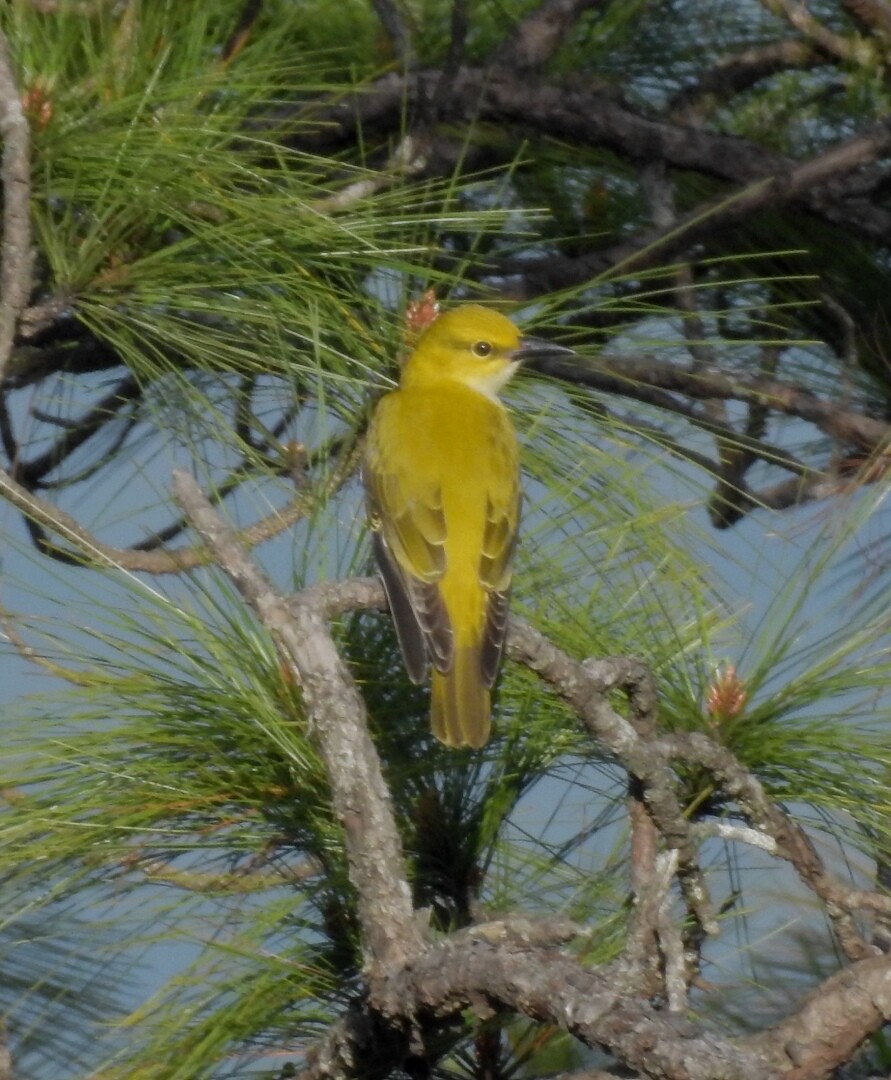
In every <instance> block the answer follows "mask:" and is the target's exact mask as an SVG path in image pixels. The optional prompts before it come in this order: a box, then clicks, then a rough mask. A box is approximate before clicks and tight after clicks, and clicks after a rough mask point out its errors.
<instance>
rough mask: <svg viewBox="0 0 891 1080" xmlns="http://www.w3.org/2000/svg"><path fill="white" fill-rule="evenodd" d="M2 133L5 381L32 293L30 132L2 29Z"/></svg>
mask: <svg viewBox="0 0 891 1080" xmlns="http://www.w3.org/2000/svg"><path fill="white" fill-rule="evenodd" d="M0 137H2V139H3V161H2V165H0V177H2V183H3V234H2V242H3V248H2V254H0V382H2V381H3V376H4V374H5V371H6V365H7V364H8V363H9V357H10V354H11V352H12V345H13V342H14V341H15V332H16V324H17V322H18V319H19V316H20V315H21V313H22V312H23V311H24V309H25V305H26V304H27V303H28V297H29V295H30V293H31V132H30V129H29V127H28V120H27V118H26V116H25V111H24V109H23V108H22V101H21V94H20V93H19V88H18V85H17V83H16V79H15V75H14V73H13V69H12V59H11V57H10V54H9V44H8V42H7V40H6V36H5V34H3V32H2V31H0Z"/></svg>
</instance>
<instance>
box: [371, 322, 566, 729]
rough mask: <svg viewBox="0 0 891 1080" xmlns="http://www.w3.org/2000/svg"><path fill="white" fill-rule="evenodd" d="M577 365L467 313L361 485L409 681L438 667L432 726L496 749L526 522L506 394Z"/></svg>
mask: <svg viewBox="0 0 891 1080" xmlns="http://www.w3.org/2000/svg"><path fill="white" fill-rule="evenodd" d="M553 353H560V354H569V353H570V350H569V349H564V348H562V347H561V346H558V345H552V344H551V343H550V342H546V341H539V340H537V339H535V338H528V337H521V336H520V332H519V330H517V328H516V327H515V326H514V324H513V323H512V322H511V321H510V319H508V318H506V317H505V316H504V315H501V314H499V313H498V312H495V311H490V310H488V309H487V308H484V307H479V306H478V305H475V304H468V305H465V306H463V307H458V308H455V309H454V310H452V311H449V312H447V313H445V314H443V315H440V316H439V317H438V318H437V319H436V320H435V321H434V322H433V323H431V324H430V326H429V327H428V328H427V329H426V330H425V331H424V333H423V334H422V336H421V338H420V339H419V341H418V343H417V347H416V348H415V350H414V352H413V353H412V354H411V356H410V357H409V358H408V361H407V362H406V364H405V367H404V368H403V371H402V378H401V380H400V386H399V389H398V390H394V391H392V392H391V393H389V394H386V395H385V396H384V397H383V398H382V399H381V401H380V402H379V403H378V406H377V408H376V410H375V413H374V416H373V418H372V421H371V426H370V429H369V432H368V440H367V445H366V450H365V459H364V463H363V469H362V475H363V480H364V483H365V490H366V498H367V505H368V520H369V524H370V526H371V530H372V541H373V546H374V553H375V557H376V559H377V563H378V567H379V568H380V573H381V577H382V579H383V582H384V587H385V589H386V593H387V598H388V600H389V604H390V610H391V612H392V615H393V619H394V622H395V624H396V631H397V634H398V636H399V643H400V645H401V647H402V655H403V658H404V660H405V666H406V669H407V671H408V675H409V678H410V679H411V680H412V681H413V682H416V683H420V682H423V681H424V679H425V678H426V675H427V671H428V668H429V666H430V665H432V667H433V677H432V701H431V718H430V719H431V726H432V728H433V734H434V735H435V736H436V737H437V739H439V740H440V741H441V742H444V743H446V745H448V746H475V747H479V746H482V745H483V744H484V743H485V742H486V740H487V739H488V738H489V729H490V701H489V691H490V689H491V687H492V685H493V683H494V682H495V677H496V675H497V674H498V668H499V665H500V662H501V655H502V652H503V651H504V638H505V634H506V631H507V610H508V604H509V599H510V584H511V556H512V555H513V550H514V545H515V542H516V535H517V523H518V520H519V513H520V476H519V453H518V449H517V439H516V435H515V433H514V429H513V425H512V424H511V422H510V419H509V417H508V415H507V412H506V411H505V409H504V406H503V405H502V404H501V403H500V402H499V400H498V397H497V394H498V391H499V390H500V389H501V387H502V386H504V384H505V383H506V382H507V380H508V379H509V378H510V377H511V375H513V373H514V371H515V370H516V368H517V365H518V364H519V363H520V362H521V361H523V360H525V359H527V358H529V357H531V356H533V355H537V356H540V355H543V354H553Z"/></svg>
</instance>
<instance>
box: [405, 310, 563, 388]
mask: <svg viewBox="0 0 891 1080" xmlns="http://www.w3.org/2000/svg"><path fill="white" fill-rule="evenodd" d="M570 351H571V350H569V349H564V348H563V347H562V346H560V345H554V344H552V343H551V342H548V341H542V340H540V339H538V338H530V337H524V336H523V335H521V334H520V331H519V330H518V329H517V328H516V326H514V324H513V323H512V322H511V321H510V319H508V318H507V316H506V315H502V314H501V313H500V312H498V311H492V310H491V309H489V308H484V307H480V306H479V305H478V304H464V305H463V306H461V307H457V308H453V309H452V310H451V311H447V312H445V313H444V314H442V315H440V316H439V317H438V318H437V319H436V320H435V321H434V322H432V323H431V324H430V326H429V327H428V328H427V329H426V330H425V331H424V333H423V334H422V335H421V337H420V339H419V341H418V344H417V346H416V348H415V350H414V352H413V353H412V355H411V356H410V357H409V359H408V362H407V364H406V366H405V370H404V372H403V375H402V383H403V385H409V384H415V385H416V384H418V383H424V382H439V381H440V380H455V381H457V382H461V383H464V384H465V385H466V386H470V387H472V388H473V389H474V390H478V391H479V392H480V393H482V394H486V395H487V396H488V397H495V395H496V394H497V393H498V391H499V390H500V389H501V387H502V386H504V384H505V383H506V382H507V380H508V379H509V378H510V377H511V375H513V373H514V372H515V371H516V369H517V366H518V365H519V364H521V363H522V362H523V361H524V360H527V359H529V358H531V357H532V356H535V355H542V354H543V353H560V354H564V355H569V353H570Z"/></svg>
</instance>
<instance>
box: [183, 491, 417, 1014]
mask: <svg viewBox="0 0 891 1080" xmlns="http://www.w3.org/2000/svg"><path fill="white" fill-rule="evenodd" d="M173 484H174V493H175V495H176V499H177V501H178V502H179V504H180V506H181V507H182V509H183V511H184V513H186V514H187V515H188V517H189V519H190V521H191V522H192V524H193V525H194V527H195V529H196V530H197V531H198V533H199V535H200V536H201V538H202V539H203V540H204V542H205V544H206V545H207V548H208V550H209V551H210V552H212V554H213V557H214V558H215V560H216V562H217V563H218V565H219V566H220V567H221V568H222V569H223V570H224V571H225V573H226V574H227V575H228V576H229V577H230V578H231V580H232V582H233V584H234V585H235V587H236V588H237V589H238V591H239V592H240V593H241V595H242V596H243V597H244V599H245V601H246V602H247V604H248V605H249V606H250V607H251V608H253V610H254V611H255V613H256V614H257V616H258V618H259V619H260V621H261V622H262V623H263V625H264V626H265V627H266V629H267V630H268V631H269V632H270V633H271V634H272V636H273V637H274V638H275V640H276V642H277V644H278V647H279V649H280V650H281V652H282V655H283V657H284V659H285V661H286V662H287V663H288V665H289V667H290V668H291V670H292V671H293V674H294V676H295V680H296V682H297V685H298V686H299V687H300V689H301V691H302V694H303V701H304V704H305V706H306V713H307V718H308V723H309V726H310V732H311V734H312V736H313V738H314V741H315V743H316V745H317V747H318V750H319V753H320V754H321V756H322V760H323V761H324V763H325V768H326V771H327V775H328V782H329V783H330V785H331V798H332V802H333V805H334V812H335V814H336V815H337V818H338V820H339V821H340V823H341V825H342V826H343V829H344V836H345V840H346V850H347V860H348V863H349V871H350V880H351V881H352V884H353V886H354V887H355V889H356V893H357V904H358V916H359V923H360V926H361V928H362V951H363V956H364V959H365V964H366V966H367V969H368V972H369V977H370V979H371V982H372V984H374V983H375V981H376V980H379V979H381V978H382V977H384V975H385V973H386V972H388V971H390V970H392V969H393V967H394V966H401V965H403V964H405V963H407V962H410V961H412V960H414V959H415V957H416V956H417V954H418V953H419V952H420V951H421V949H422V938H421V933H420V929H419V926H418V924H417V923H416V921H415V918H414V912H413V910H412V902H411V891H410V889H409V885H408V879H407V875H406V870H405V860H404V857H403V853H402V844H401V841H400V838H399V833H398V831H397V828H396V821H395V818H394V815H393V808H392V805H391V802H390V793H389V790H388V788H387V785H386V783H385V781H384V777H383V773H382V771H381V766H380V760H379V758H378V756H377V751H376V749H375V746H374V743H373V742H372V741H371V738H370V736H369V734H368V725H367V722H366V716H365V704H364V702H363V700H362V697H361V695H360V694H359V690H358V688H357V687H356V684H355V682H354V681H353V678H352V676H351V675H350V673H349V670H348V669H347V667H346V664H345V663H344V661H343V660H342V659H341V657H340V655H339V653H338V651H337V646H336V645H335V643H334V640H333V638H332V637H331V634H330V632H329V630H328V627H327V625H326V622H325V619H324V617H323V614H322V612H321V611H320V610H319V609H318V607H316V606H314V605H313V604H312V603H311V602H307V600H306V598H305V597H297V598H296V599H295V600H294V601H292V602H291V603H290V604H288V603H287V602H286V601H285V599H284V598H283V597H281V596H280V595H279V594H278V593H277V592H276V590H275V589H274V588H273V586H272V585H271V583H270V582H269V581H268V580H267V579H266V578H265V577H264V576H263V574H262V573H261V571H260V570H259V568H258V567H257V566H256V565H255V564H254V563H253V562H252V561H251V559H250V558H249V556H248V554H247V552H246V551H245V549H244V548H243V547H242V545H241V543H240V541H239V538H238V536H237V534H236V533H235V531H234V530H233V529H232V528H231V527H230V526H229V525H227V524H226V523H225V522H224V521H223V519H222V518H221V517H220V516H219V514H218V513H217V512H216V511H215V510H214V508H213V507H212V506H211V504H210V502H209V501H208V500H207V498H206V496H205V495H204V494H203V493H202V492H201V490H200V488H199V487H198V485H197V484H196V482H195V481H194V480H193V479H192V477H191V476H189V474H188V473H184V472H176V473H174V477H173ZM383 1011H385V1012H386V1009H384V1010H383Z"/></svg>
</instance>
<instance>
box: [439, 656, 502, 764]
mask: <svg viewBox="0 0 891 1080" xmlns="http://www.w3.org/2000/svg"><path fill="white" fill-rule="evenodd" d="M431 691H432V700H431V708H430V726H431V727H432V728H433V734H434V735H435V736H436V737H437V739H439V741H440V742H443V743H445V744H446V746H473V747H480V746H484V745H485V744H486V742H488V739H489V729H490V726H491V723H490V711H491V707H490V702H489V688H488V687H487V686H486V685H485V683H484V682H483V678H482V672H481V670H480V655H479V649H473V648H466V647H465V648H463V649H456V650H455V656H454V660H453V662H452V667H451V670H450V671H446V672H441V671H434V672H433V681H432V685H431Z"/></svg>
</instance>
